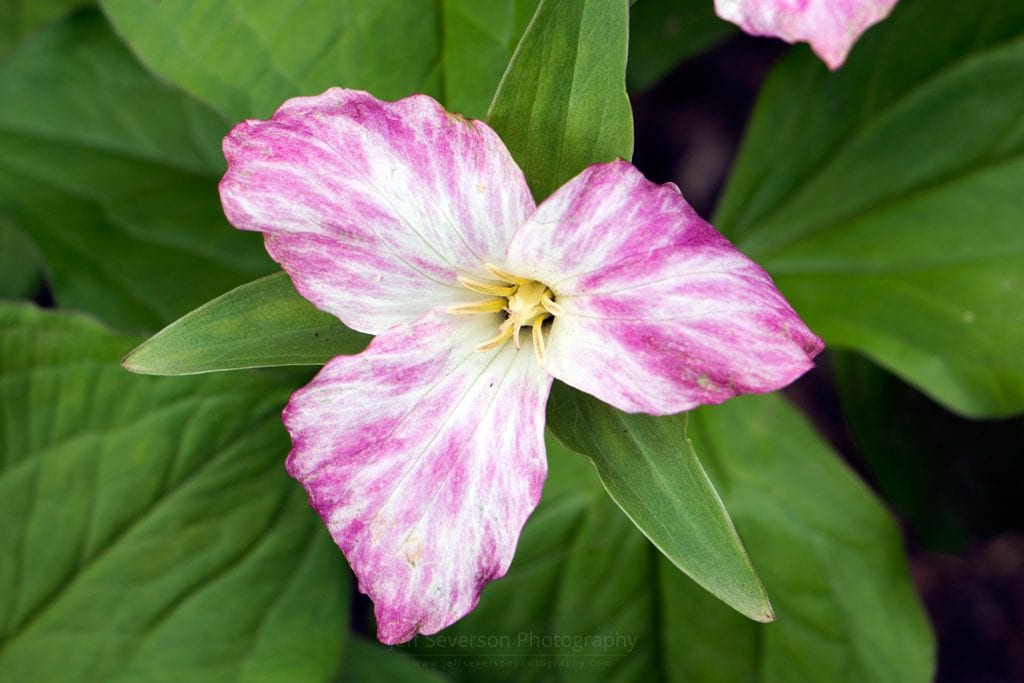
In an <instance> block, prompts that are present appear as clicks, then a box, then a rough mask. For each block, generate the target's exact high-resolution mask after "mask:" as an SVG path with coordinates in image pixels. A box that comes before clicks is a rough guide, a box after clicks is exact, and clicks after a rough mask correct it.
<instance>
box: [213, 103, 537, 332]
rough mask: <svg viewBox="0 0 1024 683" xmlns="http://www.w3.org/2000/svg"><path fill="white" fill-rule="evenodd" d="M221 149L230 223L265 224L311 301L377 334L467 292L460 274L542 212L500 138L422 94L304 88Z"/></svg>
mask: <svg viewBox="0 0 1024 683" xmlns="http://www.w3.org/2000/svg"><path fill="white" fill-rule="evenodd" d="M224 154H225V156H226V157H227V161H228V170H227V173H226V174H225V175H224V178H223V179H222V180H221V183H220V194H221V201H222V204H223V206H224V212H225V214H226V215H227V217H228V220H229V221H230V222H231V223H232V224H233V225H235V227H237V228H240V229H242V230H257V231H261V232H264V233H265V234H266V246H267V251H269V252H270V255H271V256H272V257H273V258H274V259H275V260H276V261H278V262H279V263H280V264H281V266H282V267H283V268H284V269H285V270H286V271H287V272H288V274H289V275H290V276H291V278H292V280H293V281H294V283H295V286H296V288H297V289H298V290H299V292H300V293H301V294H302V295H303V296H304V297H305V298H306V299H308V300H310V301H311V302H313V304H314V305H316V306H317V307H318V308H320V309H322V310H325V311H328V312H330V313H333V314H335V315H336V316H337V317H338V318H340V319H341V320H342V322H344V323H345V324H346V325H348V326H349V327H352V328H354V329H356V330H359V331H361V332H366V333H369V334H379V333H380V332H383V331H384V330H385V329H387V328H388V327H390V326H391V325H394V324H396V323H401V322H412V321H414V320H416V319H417V318H419V317H420V316H421V315H423V313H424V312H425V311H428V310H430V309H431V308H432V307H434V306H437V305H440V304H446V303H448V304H450V303H454V302H456V301H460V300H463V299H464V298H465V295H466V291H465V290H464V289H462V288H461V287H459V286H458V284H457V282H456V277H457V276H458V275H459V274H461V273H479V272H481V271H482V262H483V261H486V260H489V259H491V258H493V257H494V256H495V255H500V254H501V253H502V252H503V251H504V249H505V246H506V245H507V244H508V241H509V239H510V238H511V236H512V234H513V232H514V231H515V229H516V228H518V227H519V225H520V224H522V222H523V220H525V218H526V216H527V215H529V213H530V212H531V211H532V210H533V208H534V201H533V198H532V196H531V195H530V191H529V188H528V187H527V185H526V180H525V178H524V177H523V174H522V171H520V170H519V167H518V166H517V165H516V163H515V162H514V161H513V160H512V157H511V155H510V154H509V152H508V150H507V149H506V148H505V145H504V143H502V141H501V139H500V138H498V136H497V134H496V133H495V132H494V131H493V130H491V129H490V128H489V127H488V126H487V124H485V123H482V122H480V121H469V120H466V119H464V118H462V117H461V116H458V115H455V114H449V113H448V112H446V111H445V110H444V109H443V108H442V107H441V105H439V104H438V103H437V102H436V101H434V100H433V99H432V98H430V97H428V96H426V95H413V96H411V97H407V98H405V99H402V100H398V101H397V102H384V101H381V100H378V99H376V98H374V97H373V96H372V95H370V94H368V93H365V92H361V91H357V90H343V89H340V88H332V89H330V90H328V91H326V92H325V93H323V94H321V95H317V96H315V97H297V98H294V99H291V100H288V101H287V102H285V103H284V104H283V105H281V107H280V108H279V109H278V110H277V112H276V113H275V114H274V116H273V118H271V119H270V120H269V121H258V120H250V121H244V122H242V123H240V124H238V125H237V126H235V127H234V128H233V129H232V131H231V132H230V134H229V135H228V136H227V137H226V138H225V139H224Z"/></svg>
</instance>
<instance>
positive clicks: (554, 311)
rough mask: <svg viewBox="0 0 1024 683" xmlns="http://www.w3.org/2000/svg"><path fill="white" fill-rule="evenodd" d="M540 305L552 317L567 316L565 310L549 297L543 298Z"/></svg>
mask: <svg viewBox="0 0 1024 683" xmlns="http://www.w3.org/2000/svg"><path fill="white" fill-rule="evenodd" d="M540 305H541V306H543V307H544V310H545V311H547V312H548V313H550V314H551V315H565V309H564V308H562V307H561V306H559V305H558V304H556V303H555V300H554V299H552V298H551V297H549V296H543V297H541V300H540Z"/></svg>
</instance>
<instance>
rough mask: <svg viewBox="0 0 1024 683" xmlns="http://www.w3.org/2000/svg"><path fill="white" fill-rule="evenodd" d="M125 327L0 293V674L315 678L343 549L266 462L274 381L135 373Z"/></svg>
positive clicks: (279, 454) (279, 397)
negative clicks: (0, 545)
mask: <svg viewBox="0 0 1024 683" xmlns="http://www.w3.org/2000/svg"><path fill="white" fill-rule="evenodd" d="M133 343H134V342H133V340H132V339H129V338H125V337H121V336H117V335H114V334H112V333H110V332H107V331H106V330H104V329H103V328H101V327H99V326H98V325H97V324H96V323H94V322H91V321H89V320H86V319H84V318H79V317H73V316H69V315H67V314H57V313H45V312H42V311H39V310H37V309H35V308H34V307H31V306H28V305H22V306H12V305H8V306H4V307H0V413H2V414H3V415H4V419H3V421H2V422H0V444H3V446H2V451H0V537H2V538H3V539H4V552H3V553H2V554H0V671H3V677H4V680H10V681H46V682H47V683H60V682H61V681H69V682H71V681H73V682H74V683H83V682H89V681H97V682H103V683H121V682H124V683H128V682H138V681H146V682H155V681H168V682H171V681H175V682H176V681H191V682H201V681H211V682H218V683H219V682H221V681H226V680H230V681H261V682H265V681H282V682H284V681H289V682H292V681H295V682H299V683H301V682H305V681H311V682H313V681H315V682H324V683H327V682H328V681H331V680H332V679H333V676H334V673H335V671H336V670H337V668H338V666H339V664H340V658H341V651H342V644H343V639H344V636H345V632H346V629H345V622H346V609H347V601H348V587H347V585H346V584H347V581H346V578H345V577H346V573H345V569H344V563H343V561H342V559H341V555H340V553H339V552H338V551H337V548H336V547H335V546H334V544H333V543H332V542H331V540H330V538H329V536H328V534H327V533H326V531H325V530H324V528H323V526H322V524H321V522H320V520H319V519H317V517H316V515H315V513H313V511H312V510H310V509H309V507H308V505H307V503H306V497H305V494H304V492H303V491H302V488H301V487H300V486H297V485H296V484H295V483H294V482H292V481H291V480H290V479H289V478H288V477H287V475H286V474H285V472H284V468H283V465H282V461H283V457H284V454H285V453H286V452H287V450H288V438H287V436H286V435H285V433H284V429H283V428H282V426H281V424H280V421H279V418H278V412H279V411H280V408H281V405H282V403H283V402H284V400H285V398H286V397H287V393H288V390H289V387H288V386H283V385H282V384H281V383H280V382H279V381H272V380H271V378H270V377H269V376H266V375H257V374H252V373H246V374H239V373H235V374H232V375H214V376H209V377H202V378H159V379H157V378H150V377H138V376H133V375H131V374H129V373H127V372H125V371H124V370H122V369H121V368H120V367H118V365H117V360H118V358H119V357H120V356H121V355H122V354H123V353H124V352H125V351H126V350H127V349H128V348H130V346H131V345H132V344H133Z"/></svg>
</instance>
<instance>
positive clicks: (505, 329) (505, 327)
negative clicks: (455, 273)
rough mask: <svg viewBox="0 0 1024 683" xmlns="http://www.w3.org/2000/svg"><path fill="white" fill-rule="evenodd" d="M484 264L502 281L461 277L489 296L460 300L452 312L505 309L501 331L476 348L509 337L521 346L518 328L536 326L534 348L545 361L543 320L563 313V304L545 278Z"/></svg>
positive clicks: (465, 284) (489, 346) (486, 347)
mask: <svg viewBox="0 0 1024 683" xmlns="http://www.w3.org/2000/svg"><path fill="white" fill-rule="evenodd" d="M484 267H486V268H487V271H488V272H489V273H490V274H491V275H493V276H494V277H495V278H496V279H497V280H499V282H483V281H481V280H474V279H472V278H468V277H461V276H460V277H459V284H461V285H462V286H463V287H465V288H466V289H468V290H470V291H473V292H476V293H478V294H486V295H488V296H489V297H491V298H489V299H483V300H481V301H474V302H472V303H468V304H458V305H456V306H451V307H450V308H449V309H448V312H449V313H457V314H465V313H499V312H504V313H505V320H504V321H502V323H501V325H499V326H498V334H496V335H495V336H494V337H492V338H491V339H488V340H487V341H485V342H484V343H483V344H481V345H480V346H478V347H476V350H477V351H492V350H494V349H496V348H498V347H500V346H501V345H502V344H504V343H505V342H507V341H508V340H509V339H511V340H512V343H513V344H515V346H516V348H517V349H518V348H519V330H521V329H522V328H524V327H532V328H533V351H534V353H536V354H537V360H538V361H539V362H540V364H541V365H544V362H545V360H546V359H547V353H546V351H545V349H544V322H545V321H546V320H548V319H549V318H551V317H553V316H557V315H562V313H564V311H563V310H562V307H561V306H559V305H558V304H557V303H555V294H554V292H552V291H551V288H550V287H548V286H547V285H545V284H544V283H543V282H538V281H536V280H528V279H526V278H521V277H516V276H515V275H509V274H508V273H506V272H505V271H503V270H501V269H500V268H498V267H497V266H492V265H491V264H490V263H485V264H484Z"/></svg>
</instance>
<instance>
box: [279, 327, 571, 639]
mask: <svg viewBox="0 0 1024 683" xmlns="http://www.w3.org/2000/svg"><path fill="white" fill-rule="evenodd" d="M499 322H500V317H499V316H498V315H493V316H491V315H476V316H453V315H448V314H444V313H439V312H432V313H429V314H427V315H426V316H424V317H423V318H422V319H420V320H418V321H416V322H415V323H412V324H401V325H397V326H395V327H393V328H392V329H390V330H388V331H387V332H385V333H384V334H382V335H380V336H378V337H377V338H376V339H374V340H373V342H372V343H371V344H370V346H369V348H367V350H366V351H364V352H363V353H362V354H360V355H358V356H341V357H338V358H335V359H334V360H333V361H331V362H330V363H328V364H327V366H325V367H324V369H323V370H321V372H320V373H319V374H318V375H317V376H316V378H315V379H314V380H313V381H312V382H311V383H310V384H309V385H308V386H306V387H305V388H303V389H301V390H300V391H298V392H296V393H295V394H294V395H293V396H292V399H291V401H290V402H289V404H288V407H287V408H286V409H285V413H284V421H285V424H286V426H287V427H288V431H289V432H290V433H291V436H292V442H293V449H292V452H291V454H290V455H289V456H288V462H287V466H288V472H289V473H290V474H291V475H292V476H293V477H295V478H296V479H298V480H299V481H301V482H302V484H303V485H304V486H305V487H306V490H307V491H308V492H309V498H310V503H311V504H312V506H313V507H314V508H315V509H316V510H317V511H318V512H319V513H320V516H321V517H323V519H324V521H325V522H326V524H327V527H328V529H329V530H330V532H331V535H332V536H333V537H334V540H335V541H336V542H337V543H338V545H339V547H341V549H342V551H343V552H344V553H345V556H346V557H347V558H348V561H349V564H350V565H351V566H352V570H353V571H354V572H355V574H356V576H357V577H358V579H359V588H360V590H361V591H363V592H364V593H366V594H367V595H369V596H370V598H372V599H373V601H374V603H375V605H376V615H377V629H378V638H379V639H380V641H381V642H383V643H388V644H393V643H400V642H403V641H406V640H409V639H410V638H412V637H413V636H415V635H416V634H417V633H423V634H431V633H436V632H437V631H439V630H441V629H442V628H444V627H446V626H448V625H449V624H451V623H452V622H454V621H455V620H457V619H459V618H460V617H462V616H463V615H465V614H466V613H467V612H469V611H470V610H471V609H473V607H474V606H475V605H476V603H477V600H478V599H479V597H480V591H481V590H482V589H483V587H484V585H486V584H487V583H488V582H489V581H493V580H494V579H497V578H500V577H501V576H503V575H504V574H505V572H506V571H507V570H508V567H509V564H510V563H511V561H512V556H513V553H514V552H515V546H516V542H517V540H518V537H519V532H520V530H521V529H522V526H523V524H524V522H525V521H526V518H527V517H528V516H529V515H530V513H531V512H532V511H533V509H534V507H536V505H537V502H538V500H539V498H540V493H541V487H542V485H543V482H544V478H545V476H546V473H547V464H546V461H545V450H544V406H545V403H546V402H547V395H548V391H549V389H550V387H551V377H550V376H549V375H548V374H547V373H545V372H544V370H543V369H542V368H541V367H540V366H539V365H538V364H537V362H536V360H535V359H534V357H533V351H532V349H531V348H529V347H528V346H524V347H523V348H522V349H521V350H519V351H517V350H516V349H515V348H514V347H513V346H512V344H506V345H505V347H503V348H502V349H499V350H497V351H492V352H489V353H480V352H478V351H475V350H474V348H475V347H476V346H477V345H478V344H480V343H481V342H483V341H485V340H486V339H487V338H489V337H491V336H493V335H494V334H495V332H496V330H497V326H498V323H499Z"/></svg>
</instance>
